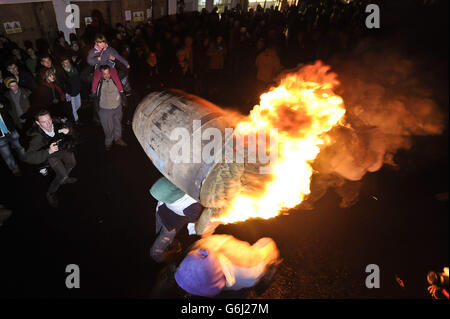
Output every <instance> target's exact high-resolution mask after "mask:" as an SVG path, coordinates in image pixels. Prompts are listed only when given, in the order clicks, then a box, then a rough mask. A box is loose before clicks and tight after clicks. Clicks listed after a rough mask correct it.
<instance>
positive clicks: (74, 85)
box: [63, 64, 81, 96]
mask: <svg viewBox="0 0 450 319" xmlns="http://www.w3.org/2000/svg"><path fill="white" fill-rule="evenodd" d="M63 74H64V78H65V81H64V82H65V83H66V92H67V93H68V94H69V95H70V96H77V95H78V94H80V91H81V78H80V73H79V71H78V69H77V68H76V67H75V66H74V65H73V64H72V68H71V70H70V72H68V71H66V70H64V72H63Z"/></svg>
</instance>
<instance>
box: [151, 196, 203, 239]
mask: <svg viewBox="0 0 450 319" xmlns="http://www.w3.org/2000/svg"><path fill="white" fill-rule="evenodd" d="M202 211H203V206H202V205H201V204H200V203H194V204H191V205H190V206H188V207H186V208H185V209H184V210H183V214H184V215H185V216H180V215H178V214H176V213H174V212H173V211H172V210H170V209H169V208H168V207H167V206H166V204H162V205H161V206H159V207H158V215H159V217H160V218H161V221H162V223H163V224H164V226H165V227H166V228H167V230H169V231H170V230H172V229H176V231H177V232H178V231H179V230H180V229H181V228H182V227H183V226H185V225H186V224H188V223H195V222H196V221H197V220H198V218H199V217H200V215H201V213H202Z"/></svg>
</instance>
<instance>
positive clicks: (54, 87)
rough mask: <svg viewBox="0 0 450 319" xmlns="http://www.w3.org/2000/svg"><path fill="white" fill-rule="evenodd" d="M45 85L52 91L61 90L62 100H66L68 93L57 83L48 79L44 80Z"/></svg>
mask: <svg viewBox="0 0 450 319" xmlns="http://www.w3.org/2000/svg"><path fill="white" fill-rule="evenodd" d="M43 83H44V85H45V86H46V87H48V88H50V89H52V91H53V92H54V90H55V89H56V90H57V91H58V92H59V96H60V101H61V102H63V101H65V100H66V95H65V93H64V92H63V90H62V89H61V88H60V87H59V86H58V85H57V84H56V83H55V82H53V83H48V82H47V81H45V80H44V81H43Z"/></svg>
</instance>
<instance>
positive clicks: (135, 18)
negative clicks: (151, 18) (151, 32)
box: [133, 11, 144, 22]
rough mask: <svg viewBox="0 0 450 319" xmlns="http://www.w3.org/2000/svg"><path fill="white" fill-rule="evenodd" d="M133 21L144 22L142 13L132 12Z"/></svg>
mask: <svg viewBox="0 0 450 319" xmlns="http://www.w3.org/2000/svg"><path fill="white" fill-rule="evenodd" d="M133 21H134V22H140V21H144V11H135V12H133Z"/></svg>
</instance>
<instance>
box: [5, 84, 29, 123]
mask: <svg viewBox="0 0 450 319" xmlns="http://www.w3.org/2000/svg"><path fill="white" fill-rule="evenodd" d="M19 92H20V93H19V94H20V97H19V106H20V108H21V109H22V112H23V115H22V119H23V118H24V115H25V114H26V113H27V112H28V110H29V109H30V100H29V97H30V94H31V92H30V91H29V90H27V89H25V88H22V87H19ZM11 94H13V93H12V92H11V91H10V90H9V91H8V92H6V93H5V97H6V98H7V99H8V101H9V103H10V105H11V116H12V118H13V120H14V123H15V124H16V127H18V128H20V129H21V128H22V121H21V118H20V117H19V114H18V113H17V110H16V106H15V104H14V99H13V98H12V96H11Z"/></svg>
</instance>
